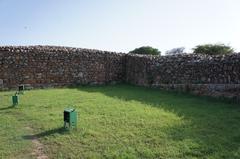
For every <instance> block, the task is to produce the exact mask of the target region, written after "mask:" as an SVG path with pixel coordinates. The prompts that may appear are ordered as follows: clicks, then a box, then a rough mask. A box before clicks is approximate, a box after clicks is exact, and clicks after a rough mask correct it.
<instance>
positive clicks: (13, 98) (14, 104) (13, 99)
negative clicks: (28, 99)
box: [12, 95, 18, 106]
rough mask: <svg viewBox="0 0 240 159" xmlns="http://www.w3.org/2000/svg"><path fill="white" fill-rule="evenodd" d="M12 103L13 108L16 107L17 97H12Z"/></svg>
mask: <svg viewBox="0 0 240 159" xmlns="http://www.w3.org/2000/svg"><path fill="white" fill-rule="evenodd" d="M12 103H13V106H16V105H18V96H17V95H14V96H12Z"/></svg>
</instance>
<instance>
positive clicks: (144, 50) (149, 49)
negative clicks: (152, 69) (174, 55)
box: [129, 46, 161, 55]
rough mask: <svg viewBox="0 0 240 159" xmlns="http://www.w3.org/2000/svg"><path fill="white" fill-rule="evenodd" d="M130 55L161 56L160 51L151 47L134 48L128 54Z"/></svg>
mask: <svg viewBox="0 0 240 159" xmlns="http://www.w3.org/2000/svg"><path fill="white" fill-rule="evenodd" d="M129 53H130V54H141V55H161V51H159V50H158V49H156V48H153V47H151V46H143V47H140V48H136V49H134V50H133V51H130V52H129Z"/></svg>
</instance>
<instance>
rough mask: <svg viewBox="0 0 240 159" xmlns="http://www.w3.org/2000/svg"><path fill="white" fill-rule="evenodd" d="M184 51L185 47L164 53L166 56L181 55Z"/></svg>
mask: <svg viewBox="0 0 240 159" xmlns="http://www.w3.org/2000/svg"><path fill="white" fill-rule="evenodd" d="M184 50H185V47H178V48H173V49H171V50H168V51H166V55H179V54H183V53H184Z"/></svg>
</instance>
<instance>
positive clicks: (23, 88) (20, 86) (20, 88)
mask: <svg viewBox="0 0 240 159" xmlns="http://www.w3.org/2000/svg"><path fill="white" fill-rule="evenodd" d="M24 90H25V87H24V85H19V86H18V93H19V94H24Z"/></svg>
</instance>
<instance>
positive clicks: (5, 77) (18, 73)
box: [0, 46, 125, 89]
mask: <svg viewBox="0 0 240 159" xmlns="http://www.w3.org/2000/svg"><path fill="white" fill-rule="evenodd" d="M124 65H125V55H124V54H116V53H113V52H104V51H98V50H89V49H76V48H66V47H48V46H34V47H0V87H1V88H3V89H4V88H15V87H17V86H18V85H19V84H28V85H31V86H33V87H48V86H65V85H72V84H103V83H111V82H121V81H123V80H124V76H125V69H124Z"/></svg>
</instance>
